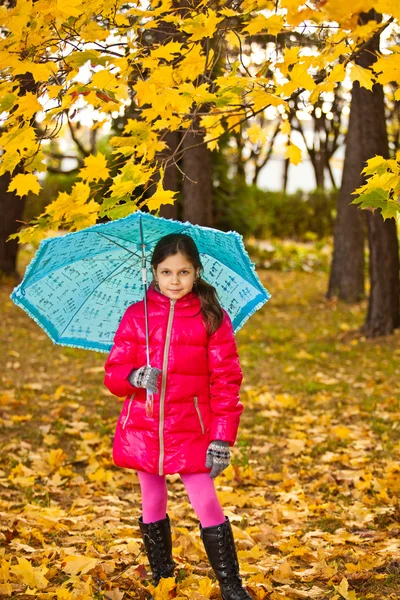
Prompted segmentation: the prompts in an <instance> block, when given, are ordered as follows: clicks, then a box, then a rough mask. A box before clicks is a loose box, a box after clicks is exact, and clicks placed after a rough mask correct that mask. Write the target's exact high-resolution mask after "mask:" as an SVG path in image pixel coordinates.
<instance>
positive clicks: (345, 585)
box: [333, 577, 357, 600]
mask: <svg viewBox="0 0 400 600" xmlns="http://www.w3.org/2000/svg"><path fill="white" fill-rule="evenodd" d="M333 587H334V588H335V590H336V591H337V592H338V594H340V595H341V596H342V598H344V599H345V600H357V596H356V593H355V591H354V590H350V591H349V582H348V581H347V579H346V577H343V579H342V581H341V582H340V583H339V585H334V586H333Z"/></svg>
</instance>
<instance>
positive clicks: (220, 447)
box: [206, 440, 231, 479]
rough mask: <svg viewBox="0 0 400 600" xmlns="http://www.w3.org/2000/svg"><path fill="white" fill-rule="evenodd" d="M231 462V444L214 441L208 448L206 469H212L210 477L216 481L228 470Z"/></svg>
mask: <svg viewBox="0 0 400 600" xmlns="http://www.w3.org/2000/svg"><path fill="white" fill-rule="evenodd" d="M230 462H231V452H230V450H229V442H223V441H222V440H214V441H213V442H211V444H210V445H209V446H208V450H207V459H206V467H207V468H208V469H211V471H210V477H212V478H213V479H214V477H217V476H218V475H220V474H221V473H222V471H224V469H226V467H227V466H228V465H229V464H230Z"/></svg>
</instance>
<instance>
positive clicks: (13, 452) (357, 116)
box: [0, 0, 400, 600]
mask: <svg viewBox="0 0 400 600" xmlns="http://www.w3.org/2000/svg"><path fill="white" fill-rule="evenodd" d="M399 17H400V13H399V7H398V3H397V2H394V1H391V0H378V2H374V3H372V2H368V1H365V0H364V1H361V0H359V1H356V2H354V3H353V6H352V7H351V8H349V6H348V5H347V3H344V2H342V1H336V2H333V1H329V0H328V1H317V2H308V3H302V2H298V1H297V0H280V1H273V2H272V1H269V0H265V1H261V0H260V1H243V2H241V1H235V2H229V1H227V2H206V1H202V2H190V1H180V2H178V1H172V0H166V1H161V2H151V3H149V5H145V4H144V3H139V4H135V3H128V2H119V1H117V2H114V3H113V4H110V3H106V2H103V1H102V0H96V1H94V2H93V1H92V2H85V1H82V0H65V1H64V2H61V1H58V0H57V1H56V0H54V1H51V2H49V1H46V2H44V1H42V0H38V1H37V2H14V1H10V2H3V3H2V5H1V6H0V23H1V25H0V26H1V37H0V59H1V61H0V64H1V65H2V67H1V76H2V79H1V83H0V111H1V114H0V119H1V137H0V145H1V148H2V156H1V159H2V162H1V166H0V207H1V211H2V220H1V223H0V270H1V271H2V273H3V283H2V289H1V294H2V297H3V299H4V318H3V323H2V333H1V335H2V343H3V347H4V357H5V358H6V360H5V370H4V373H3V375H2V388H3V391H2V394H1V396H0V407H1V411H0V424H1V435H2V450H3V452H2V458H1V464H0V468H1V470H0V484H1V485H2V489H4V494H2V500H1V503H2V504H1V509H2V511H3V512H2V517H3V521H2V525H1V529H0V543H1V547H0V555H1V557H2V558H1V563H0V565H1V566H0V595H1V594H3V595H4V596H5V597H10V596H14V595H17V596H19V597H24V596H26V597H29V596H32V595H33V596H35V597H43V598H44V597H49V598H50V597H51V598H58V599H60V600H62V599H67V600H68V599H69V598H78V599H82V600H84V599H85V598H103V597H104V598H117V599H120V598H122V597H128V598H129V597H132V598H142V597H145V592H146V590H148V589H149V585H148V582H147V581H146V580H142V577H143V575H144V574H145V573H144V571H143V567H142V566H141V565H140V563H142V562H143V557H141V556H140V546H139V543H138V531H137V529H136V523H135V519H134V515H133V513H134V508H135V507H136V503H137V500H138V488H137V482H136V480H135V479H134V478H133V479H132V476H130V475H129V474H128V473H124V474H122V473H119V472H117V471H116V470H115V469H114V467H113V466H112V464H111V462H110V444H111V439H112V430H113V424H114V422H115V418H116V415H117V414H118V405H116V404H115V403H111V402H110V400H111V398H110V397H109V396H106V395H105V394H104V393H103V392H102V391H99V390H101V372H102V366H101V365H102V361H103V360H104V357H103V356H102V355H97V354H95V353H92V354H90V355H88V353H83V352H80V351H75V350H72V349H57V350H56V351H55V350H54V349H53V348H52V347H51V344H50V343H49V341H48V340H47V339H46V338H45V336H44V335H41V334H40V333H38V330H37V327H36V325H34V324H33V323H30V322H29V320H28V319H27V317H26V316H25V315H23V314H19V313H20V311H18V310H17V309H16V308H15V307H13V306H12V304H11V302H10V301H8V300H7V295H8V294H9V292H10V290H11V287H10V286H11V285H12V281H13V280H15V278H17V279H18V277H19V276H20V275H22V273H23V270H24V268H25V266H26V264H27V262H28V261H29V259H30V258H31V257H32V254H33V252H34V251H35V249H36V248H37V246H38V243H39V241H40V239H42V238H43V237H44V236H47V235H55V234H57V233H60V232H61V233H63V232H65V231H68V230H76V229H81V228H83V227H86V226H88V225H91V224H93V223H95V222H97V221H99V220H107V219H114V218H119V217H122V216H125V215H127V214H129V213H130V212H132V211H135V210H137V209H138V208H141V209H143V210H151V211H153V212H156V213H157V214H161V215H162V216H165V217H167V218H168V217H169V218H179V219H183V220H189V221H191V222H193V223H199V224H203V225H211V226H214V227H218V228H221V229H224V230H229V229H235V230H237V231H239V232H240V233H242V234H243V235H244V237H245V241H246V245H247V247H248V250H249V252H250V253H251V256H252V258H253V260H254V261H255V262H256V266H257V268H258V271H259V274H260V276H261V278H262V280H263V281H264V282H265V285H266V287H267V288H268V289H270V291H271V292H272V294H273V299H272V300H271V301H270V302H269V303H268V305H267V306H266V307H264V309H263V310H262V311H260V313H258V314H257V315H255V316H254V317H253V318H252V320H251V321H250V322H249V323H248V324H247V325H246V327H245V329H244V330H243V331H242V332H240V333H239V335H238V345H239V351H240V354H241V358H242V363H243V365H244V368H245V385H244V389H243V395H244V402H245V404H246V407H247V411H246V413H245V414H246V416H245V417H244V421H243V432H242V434H241V437H240V439H239V442H238V445H237V448H236V450H235V456H234V462H233V466H232V468H230V469H229V470H228V472H226V473H225V475H223V477H222V478H221V480H220V484H219V485H220V488H219V492H220V495H221V500H222V501H223V503H224V506H225V510H226V511H227V513H229V514H230V516H231V518H232V519H233V520H234V522H236V526H235V533H236V535H237V536H238V537H239V544H240V552H241V555H240V556H241V559H242V561H243V562H244V573H245V578H246V584H247V586H248V589H249V590H250V591H251V592H252V593H253V595H254V596H255V597H256V598H257V599H260V600H263V599H264V598H273V599H284V598H296V597H299V598H301V597H304V598H308V597H310V598H312V597H316V598H318V597H329V598H336V599H339V598H349V599H350V600H354V599H356V598H359V599H364V598H377V599H378V598H381V597H382V595H385V597H392V598H398V597H400V592H399V589H400V580H399V561H398V559H397V558H396V555H397V556H398V552H399V547H400V539H399V538H400V534H399V505H398V500H397V497H398V491H399V472H400V465H399V454H400V441H399V436H398V427H397V422H398V418H397V417H398V415H399V413H400V405H399V388H398V383H397V375H398V374H399V372H398V370H397V369H396V364H395V362H394V360H393V358H394V357H395V356H397V355H398V345H397V331H398V328H399V323H400V315H399V262H398V261H399V250H398V231H397V225H396V219H397V214H398V207H399V202H398V194H399V190H400V178H399V168H400V166H399V151H400V150H399V142H400V117H399V115H400V112H399V102H400V92H399V71H400V69H399V63H400V60H399V50H400V44H399V29H398V19H399ZM302 161H306V162H308V163H309V165H310V169H309V173H310V177H311V176H312V177H313V179H314V182H315V189H311V190H310V188H311V187H312V186H310V183H309V181H307V185H306V186H304V187H305V188H306V189H305V190H304V189H302V185H301V183H302V182H301V181H299V182H298V191H296V192H295V193H291V194H289V193H288V192H287V189H288V185H289V183H290V178H292V182H293V179H294V178H295V177H296V175H293V170H294V169H296V168H297V167H296V165H298V164H300V163H301V162H302ZM277 164H280V167H279V168H280V169H281V173H282V175H281V179H282V185H281V189H280V190H279V191H271V190H268V189H264V185H263V186H262V185H261V183H260V182H261V181H262V178H263V173H265V169H268V168H269V169H270V171H269V172H270V173H271V171H276V170H277V166H276V165H277ZM335 164H336V167H335ZM335 168H336V171H337V170H339V171H341V172H340V176H339V177H338V176H337V177H336V178H335V175H334V170H335ZM292 185H293V184H291V186H292ZM355 192H356V193H355ZM353 200H354V201H355V203H356V204H352V201H353ZM357 204H358V205H360V206H361V207H362V208H364V209H367V210H360V208H359V206H357ZM21 225H23V226H22V227H21ZM10 235H11V237H13V236H14V239H13V241H8V242H6V240H7V239H8V238H9V236H10ZM17 240H19V244H18V243H17ZM288 290H289V293H288ZM390 334H394V335H390ZM386 336H389V337H386ZM66 371H67V372H66ZM75 413H76V414H75ZM310 431H311V432H312V435H311V437H310V435H309V432H310ZM173 483H174V488H173V491H172V492H171V500H172V508H171V514H172V518H173V520H174V519H175V524H176V525H178V523H179V525H180V527H177V528H176V533H175V537H174V547H175V552H176V554H177V555H178V556H179V557H180V558H179V560H180V567H181V571H180V579H179V582H178V584H176V583H175V582H173V581H169V582H167V583H166V584H165V586H166V587H165V589H163V590H161V591H159V592H157V593H158V597H159V598H169V597H177V598H181V599H183V598H186V597H195V598H197V600H201V599H202V598H210V597H211V598H213V597H216V594H217V592H216V587H215V584H213V583H212V580H211V579H210V578H209V577H208V576H207V575H206V571H207V569H206V566H205V563H203V562H202V561H203V559H204V555H203V554H202V549H201V546H200V543H199V540H198V534H197V533H196V532H195V529H194V523H195V520H194V519H193V515H191V513H190V508H189V507H188V505H187V501H186V499H185V497H184V494H183V491H182V488H181V487H180V486H179V482H178V481H175V482H173ZM235 506H236V507H238V508H236V509H235ZM127 507H130V510H131V512H132V514H131V515H127V514H126V511H127ZM87 525H89V527H88V528H87ZM396 553H397V554H396ZM139 565H140V566H139ZM168 586H169V587H168Z"/></svg>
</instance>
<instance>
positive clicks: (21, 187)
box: [8, 173, 40, 196]
mask: <svg viewBox="0 0 400 600" xmlns="http://www.w3.org/2000/svg"><path fill="white" fill-rule="evenodd" d="M8 191H9V192H15V193H16V194H18V196H26V194H28V193H29V192H32V193H33V194H38V193H39V191H40V184H39V181H38V178H37V176H36V175H32V173H26V174H24V173H18V175H16V176H15V177H13V178H12V180H11V183H10V185H9V186H8Z"/></svg>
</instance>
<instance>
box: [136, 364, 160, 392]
mask: <svg viewBox="0 0 400 600" xmlns="http://www.w3.org/2000/svg"><path fill="white" fill-rule="evenodd" d="M161 373H162V371H161V370H160V369H157V368H156V367H150V366H144V367H140V369H135V370H134V371H131V373H130V374H129V377H128V380H129V383H130V384H131V385H133V386H134V387H140V388H145V389H146V390H149V391H150V392H153V393H154V394H157V393H158V387H157V379H158V376H159V375H161Z"/></svg>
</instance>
